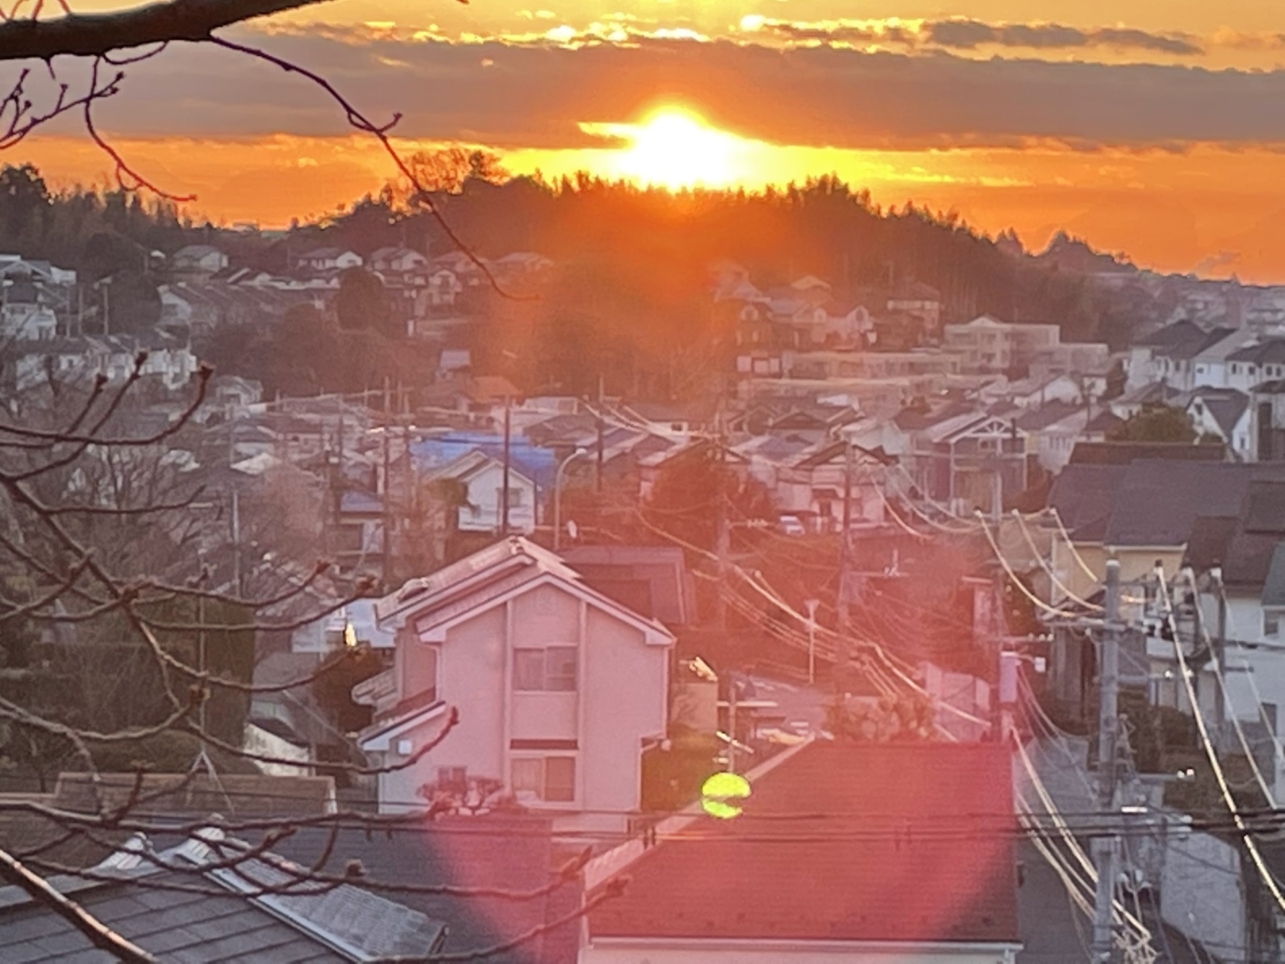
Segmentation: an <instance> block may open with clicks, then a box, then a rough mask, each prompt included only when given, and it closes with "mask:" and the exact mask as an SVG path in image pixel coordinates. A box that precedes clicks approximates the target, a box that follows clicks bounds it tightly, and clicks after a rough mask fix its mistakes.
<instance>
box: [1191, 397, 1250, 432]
mask: <svg viewBox="0 0 1285 964" xmlns="http://www.w3.org/2000/svg"><path fill="white" fill-rule="evenodd" d="M1196 402H1200V404H1201V405H1203V406H1204V407H1205V409H1206V410H1207V411H1208V412H1209V415H1210V417H1211V418H1213V420H1214V422H1216V423H1217V425H1218V428H1219V429H1221V430H1222V433H1223V437H1224V438H1231V435H1232V432H1233V431H1235V429H1236V423H1237V422H1239V421H1240V418H1241V416H1242V415H1244V414H1245V410H1246V409H1247V408H1248V407H1249V396H1248V395H1246V394H1245V393H1244V392H1240V391H1237V390H1236V389H1234V388H1221V389H1211V390H1205V389H1197V390H1196V391H1195V392H1193V393H1192V396H1191V401H1190V402H1188V403H1187V408H1189V409H1190V408H1191V407H1192V406H1194V405H1195V404H1196Z"/></svg>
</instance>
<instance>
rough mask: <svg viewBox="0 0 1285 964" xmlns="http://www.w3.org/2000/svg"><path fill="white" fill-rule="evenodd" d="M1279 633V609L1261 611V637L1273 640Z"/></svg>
mask: <svg viewBox="0 0 1285 964" xmlns="http://www.w3.org/2000/svg"><path fill="white" fill-rule="evenodd" d="M1280 633H1281V613H1280V610H1279V609H1266V610H1264V611H1263V635H1264V636H1267V637H1269V638H1275V637H1276V636H1279V635H1280Z"/></svg>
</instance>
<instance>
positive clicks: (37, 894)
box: [0, 850, 156, 964]
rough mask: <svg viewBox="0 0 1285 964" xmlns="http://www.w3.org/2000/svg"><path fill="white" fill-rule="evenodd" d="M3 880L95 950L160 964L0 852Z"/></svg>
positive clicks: (136, 961) (138, 963)
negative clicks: (53, 914)
mask: <svg viewBox="0 0 1285 964" xmlns="http://www.w3.org/2000/svg"><path fill="white" fill-rule="evenodd" d="M0 876H3V877H4V878H5V879H6V880H8V881H9V882H10V883H13V884H17V885H18V886H19V887H21V888H22V889H23V890H25V891H26V892H27V893H28V894H30V895H31V898H32V899H33V900H35V901H38V902H40V903H42V904H44V905H46V906H47V907H49V908H50V909H51V910H52V911H53V912H54V913H55V914H57V915H58V916H59V917H61V918H62V919H63V920H65V921H66V922H67V923H69V924H70V925H71V926H72V927H74V928H76V930H78V931H80V932H81V933H82V934H84V935H85V937H87V938H88V939H89V941H90V943H92V944H93V945H94V946H95V947H97V948H101V949H102V950H104V951H107V952H108V953H109V954H114V955H115V956H116V957H117V958H119V959H120V960H122V961H128V962H133V964H156V958H155V957H153V956H152V955H151V954H149V953H147V951H145V950H143V949H142V948H141V947H139V946H138V945H136V944H132V943H130V942H129V941H127V940H126V939H125V938H123V937H121V936H120V935H119V934H117V933H116V932H115V931H113V930H112V929H111V928H110V927H108V926H106V925H105V924H103V922H102V921H100V920H98V918H96V917H93V916H92V915H91V914H89V913H88V912H87V911H86V910H85V909H84V908H83V907H81V906H80V905H79V904H77V903H76V902H75V901H73V900H69V899H68V898H66V897H65V896H63V895H62V894H60V893H58V891H57V890H55V889H54V887H53V885H51V884H50V883H49V881H47V880H45V879H44V878H42V877H40V876H38V875H36V874H34V873H32V872H31V871H30V870H28V869H27V868H26V867H24V866H23V865H22V864H21V862H19V861H17V860H15V859H14V858H13V857H12V856H10V855H9V854H8V853H7V852H6V851H4V850H0Z"/></svg>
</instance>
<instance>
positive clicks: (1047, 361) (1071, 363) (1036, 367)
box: [1029, 341, 1111, 398]
mask: <svg viewBox="0 0 1285 964" xmlns="http://www.w3.org/2000/svg"><path fill="white" fill-rule="evenodd" d="M1110 367H1111V349H1110V347H1109V346H1108V345H1106V344H1103V343H1102V342H1088V341H1085V342H1080V341H1068V342H1063V341H1059V342H1058V343H1057V344H1056V345H1050V346H1049V347H1047V348H1044V349H1041V350H1039V351H1037V352H1036V353H1035V354H1034V356H1032V358H1031V363H1030V366H1029V368H1030V373H1031V375H1032V377H1035V378H1047V377H1049V376H1050V375H1077V376H1081V377H1083V376H1085V375H1093V374H1096V375H1099V376H1105V374H1106V372H1108V371H1109V370H1110ZM1103 387H1105V386H1103ZM1093 394H1094V395H1095V397H1099V398H1100V397H1101V396H1102V391H1101V390H1099V391H1097V392H1094V393H1093Z"/></svg>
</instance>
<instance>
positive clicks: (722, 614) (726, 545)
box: [714, 401, 731, 629]
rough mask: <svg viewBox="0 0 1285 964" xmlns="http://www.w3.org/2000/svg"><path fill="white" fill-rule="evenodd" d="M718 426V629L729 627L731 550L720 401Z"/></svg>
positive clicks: (716, 494)
mask: <svg viewBox="0 0 1285 964" xmlns="http://www.w3.org/2000/svg"><path fill="white" fill-rule="evenodd" d="M715 418H716V420H717V426H716V428H715V431H716V432H717V439H716V440H715V443H714V444H715V445H717V446H718V455H717V462H716V469H715V471H716V472H717V473H718V481H717V483H716V485H715V491H714V518H715V526H716V529H715V541H714V552H715V554H716V555H717V556H718V583H717V586H718V595H717V596H716V597H715V599H714V625H715V627H716V628H718V629H726V628H727V599H726V598H725V597H724V596H723V593H724V592H726V591H727V557H728V554H729V552H730V549H731V546H730V533H729V531H728V526H727V439H726V438H725V437H724V435H723V409H722V403H721V401H720V404H719V410H718V413H717V415H716V416H715Z"/></svg>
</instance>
